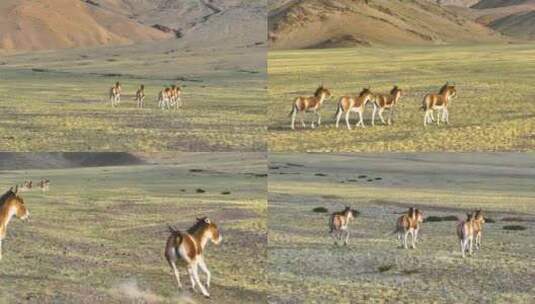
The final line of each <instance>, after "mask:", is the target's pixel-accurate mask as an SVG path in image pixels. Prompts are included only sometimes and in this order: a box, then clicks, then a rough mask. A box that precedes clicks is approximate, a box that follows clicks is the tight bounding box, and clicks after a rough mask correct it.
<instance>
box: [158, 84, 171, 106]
mask: <svg viewBox="0 0 535 304" xmlns="http://www.w3.org/2000/svg"><path fill="white" fill-rule="evenodd" d="M171 95H172V93H171V88H167V87H166V88H164V89H163V90H161V91H160V93H158V107H159V108H160V109H162V110H164V109H165V108H167V105H168V104H169V99H170V98H171Z"/></svg>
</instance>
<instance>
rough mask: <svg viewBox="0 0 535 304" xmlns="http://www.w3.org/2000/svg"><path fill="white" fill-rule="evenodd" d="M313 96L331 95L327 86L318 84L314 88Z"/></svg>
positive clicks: (326, 96)
mask: <svg viewBox="0 0 535 304" xmlns="http://www.w3.org/2000/svg"><path fill="white" fill-rule="evenodd" d="M314 96H316V97H322V96H324V97H325V98H329V97H331V91H329V89H327V88H326V87H324V86H323V85H320V86H319V87H318V88H317V89H316V92H315V93H314Z"/></svg>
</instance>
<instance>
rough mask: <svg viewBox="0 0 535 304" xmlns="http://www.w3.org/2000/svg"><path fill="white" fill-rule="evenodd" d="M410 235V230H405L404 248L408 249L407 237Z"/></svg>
mask: <svg viewBox="0 0 535 304" xmlns="http://www.w3.org/2000/svg"><path fill="white" fill-rule="evenodd" d="M408 237H409V231H405V236H404V237H403V248H405V249H408V247H407V238H408Z"/></svg>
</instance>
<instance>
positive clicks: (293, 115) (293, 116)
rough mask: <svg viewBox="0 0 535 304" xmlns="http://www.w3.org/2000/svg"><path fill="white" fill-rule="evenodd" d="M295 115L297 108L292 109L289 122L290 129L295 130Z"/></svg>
mask: <svg viewBox="0 0 535 304" xmlns="http://www.w3.org/2000/svg"><path fill="white" fill-rule="evenodd" d="M295 116H297V110H296V109H295V108H294V109H293V111H292V123H291V124H290V126H291V128H292V130H295Z"/></svg>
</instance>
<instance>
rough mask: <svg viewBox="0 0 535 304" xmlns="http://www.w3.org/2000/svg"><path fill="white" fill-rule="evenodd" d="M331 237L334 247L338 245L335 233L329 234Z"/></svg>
mask: <svg viewBox="0 0 535 304" xmlns="http://www.w3.org/2000/svg"><path fill="white" fill-rule="evenodd" d="M331 237H332V238H333V240H334V245H338V243H337V238H336V231H333V232H331Z"/></svg>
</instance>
